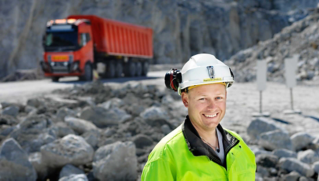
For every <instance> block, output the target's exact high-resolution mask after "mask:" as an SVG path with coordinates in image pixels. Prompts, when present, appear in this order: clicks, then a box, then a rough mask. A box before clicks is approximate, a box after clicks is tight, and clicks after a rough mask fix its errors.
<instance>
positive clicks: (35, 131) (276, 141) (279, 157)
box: [0, 82, 319, 181]
mask: <svg viewBox="0 0 319 181" xmlns="http://www.w3.org/2000/svg"><path fill="white" fill-rule="evenodd" d="M158 85H160V86H158ZM158 85H153V84H148V85H146V84H141V83H134V84H133V83H132V82H129V83H126V84H113V85H112V86H111V85H103V84H101V83H98V82H95V83H93V84H92V83H91V84H85V85H80V86H74V87H73V88H67V89H60V90H56V91H54V92H53V93H52V94H48V95H47V96H41V97H37V98H32V99H29V100H28V101H27V102H26V104H22V103H10V102H1V105H2V110H1V115H0V142H1V144H0V145H1V146H0V165H2V168H4V169H0V180H10V179H12V180H36V179H37V180H47V179H50V180H77V179H83V180H139V177H140V174H141V172H142V169H143V166H144V164H145V162H146V161H147V156H148V154H149V153H150V151H151V150H152V148H153V147H154V146H155V144H156V143H157V142H158V141H159V140H160V139H161V138H162V137H163V136H165V135H166V134H167V133H169V132H170V131H171V130H173V129H174V128H175V127H177V126H178V125H179V124H181V123H182V121H183V120H184V118H185V116H186V114H187V110H186V108H184V106H183V105H182V102H181V101H180V97H179V96H178V95H177V94H176V93H175V92H173V91H170V90H166V89H164V85H162V84H160V83H159V84H158ZM316 89H318V86H316V85H313V84H311V85H306V84H305V85H299V86H297V87H296V88H295V89H294V103H295V107H296V108H298V109H301V110H302V114H297V115H285V114H283V113H282V112H283V111H284V110H285V109H289V108H290V104H289V103H290V102H289V101H290V100H289V90H288V89H287V88H286V87H285V85H282V84H278V83H269V84H268V85H267V90H266V91H264V92H263V110H264V111H267V112H270V113H271V116H270V117H269V118H258V119H255V118H253V117H252V116H251V115H252V113H254V112H258V111H259V92H258V91H257V89H256V85H255V84H254V83H235V84H234V85H233V87H231V88H230V89H229V90H228V100H227V113H226V115H225V118H224V119H223V121H222V125H223V126H224V127H227V128H229V129H232V130H234V131H236V132H238V133H239V134H240V135H242V137H243V138H244V140H245V141H246V142H247V143H248V144H249V145H250V147H251V148H252V150H253V151H254V152H255V154H256V162H257V164H258V169H257V177H256V179H257V180H287V181H288V180H289V181H290V180H317V179H318V172H319V132H318V130H319V103H318V102H317V101H316V100H317V99H318V94H317V92H316Z"/></svg>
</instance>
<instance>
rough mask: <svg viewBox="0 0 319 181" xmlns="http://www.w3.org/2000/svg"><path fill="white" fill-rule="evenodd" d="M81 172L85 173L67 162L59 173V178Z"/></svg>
mask: <svg viewBox="0 0 319 181" xmlns="http://www.w3.org/2000/svg"><path fill="white" fill-rule="evenodd" d="M79 174H84V172H83V171H82V170H81V169H79V168H77V167H75V166H73V165H71V164H67V165H65V166H64V167H63V168H62V170H61V172H60V174H59V178H60V179H61V178H62V177H67V176H70V175H79Z"/></svg>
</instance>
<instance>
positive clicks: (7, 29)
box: [0, 0, 318, 78]
mask: <svg viewBox="0 0 319 181" xmlns="http://www.w3.org/2000/svg"><path fill="white" fill-rule="evenodd" d="M317 3H318V1H317V0H312V1H309V0H293V1H289V2H288V1H287V2H286V1H281V0H274V1H269V2H268V1H251V0H239V1H237V2H236V1H219V0H213V1H211V0H199V1H183V0H178V1H174V0H165V1H162V0H154V1H147V0H138V1H136V0H118V1H76V0H71V1H62V2H61V1H57V0H54V1H50V2H45V1H39V0H27V1H18V0H12V1H6V2H2V3H1V4H0V7H1V11H0V17H1V19H0V23H1V30H0V39H1V44H0V57H1V61H0V67H1V69H0V78H3V77H5V76H7V75H9V74H12V73H14V71H16V70H17V69H34V71H35V72H37V70H36V69H37V68H39V62H40V60H42V52H43V48H42V36H43V34H44V31H45V26H46V22H47V21H48V20H51V19H62V18H66V17H67V16H68V15H72V14H94V15H97V16H100V17H103V18H109V19H114V20H119V21H124V22H128V23H133V24H137V25H142V26H147V27H150V28H152V29H153V30H154V36H153V42H154V59H153V60H152V63H180V62H185V61H186V60H187V59H188V58H189V57H190V56H191V55H193V54H196V53H199V52H207V53H211V54H214V55H216V57H217V58H219V59H221V60H226V59H228V58H229V57H230V56H232V55H233V54H235V53H236V52H238V51H239V50H242V49H245V48H248V47H251V46H253V45H255V44H256V43H258V42H259V41H264V40H267V39H270V38H272V37H273V35H274V34H276V33H278V32H279V31H280V30H281V29H283V28H284V27H286V26H288V25H290V24H292V23H293V22H295V21H298V20H300V19H303V18H304V17H306V16H307V15H308V14H309V11H308V10H309V8H314V7H316V5H317ZM30 45H32V46H30ZM39 72H41V71H39ZM21 74H23V73H21ZM28 75H29V76H34V75H30V74H28ZM309 76H311V75H309ZM35 77H36V76H35Z"/></svg>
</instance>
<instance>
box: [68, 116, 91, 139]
mask: <svg viewBox="0 0 319 181" xmlns="http://www.w3.org/2000/svg"><path fill="white" fill-rule="evenodd" d="M64 121H65V122H66V123H67V125H68V126H69V127H70V128H72V129H73V130H74V131H75V132H76V133H77V134H79V135H81V134H83V133H85V132H88V131H91V130H97V127H96V126H95V125H94V124H93V123H91V122H89V121H86V120H83V119H78V118H74V117H66V118H65V119H64Z"/></svg>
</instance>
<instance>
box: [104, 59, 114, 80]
mask: <svg viewBox="0 0 319 181" xmlns="http://www.w3.org/2000/svg"><path fill="white" fill-rule="evenodd" d="M106 66H107V67H106V70H105V71H106V72H105V75H106V77H107V78H113V77H115V64H114V62H113V61H109V62H107V64H106Z"/></svg>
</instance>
